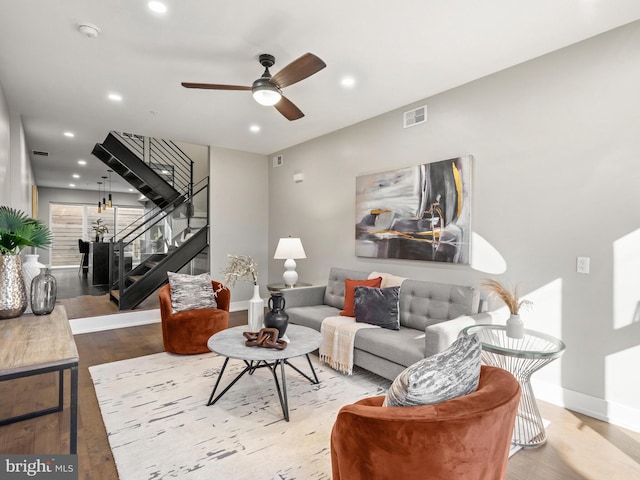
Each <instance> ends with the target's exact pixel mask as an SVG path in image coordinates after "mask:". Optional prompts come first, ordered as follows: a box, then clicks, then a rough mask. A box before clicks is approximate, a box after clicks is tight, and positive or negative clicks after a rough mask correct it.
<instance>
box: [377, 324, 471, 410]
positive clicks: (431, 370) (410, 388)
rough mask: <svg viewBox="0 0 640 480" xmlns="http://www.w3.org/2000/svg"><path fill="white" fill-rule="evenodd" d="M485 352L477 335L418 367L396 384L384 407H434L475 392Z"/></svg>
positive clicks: (412, 366)
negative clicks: (482, 352) (482, 353)
mask: <svg viewBox="0 0 640 480" xmlns="http://www.w3.org/2000/svg"><path fill="white" fill-rule="evenodd" d="M481 350H482V347H481V344H480V339H479V338H478V336H477V335H476V334H473V335H469V336H467V337H461V338H459V339H458V340H456V341H455V342H454V343H453V344H452V345H451V346H450V347H449V348H448V349H446V350H444V351H443V352H440V353H437V354H435V355H432V356H431V357H427V358H425V359H424V360H420V361H419V362H416V363H414V364H413V365H411V366H410V367H407V368H406V369H404V370H403V371H402V372H400V375H398V376H397V377H396V379H395V380H394V381H393V383H392V384H391V387H389V391H388V392H387V395H386V397H385V399H384V402H383V406H385V407H411V406H416V405H431V404H434V403H440V402H445V401H447V400H451V399H453V398H456V397H461V396H462V395H467V394H469V393H472V392H475V391H476V390H477V389H478V381H479V380H480V363H481V358H480V357H481Z"/></svg>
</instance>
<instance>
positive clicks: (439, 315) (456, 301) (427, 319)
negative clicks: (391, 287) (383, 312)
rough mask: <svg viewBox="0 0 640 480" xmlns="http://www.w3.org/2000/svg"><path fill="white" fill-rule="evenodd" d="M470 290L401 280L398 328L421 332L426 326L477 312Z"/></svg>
mask: <svg viewBox="0 0 640 480" xmlns="http://www.w3.org/2000/svg"><path fill="white" fill-rule="evenodd" d="M479 302H480V293H479V291H478V290H477V289H475V288H473V287H464V286H460V285H448V284H444V283H436V282H426V281H419V280H405V281H404V282H403V283H402V287H400V325H402V326H405V327H409V328H415V329H417V330H422V331H424V330H425V328H427V327H428V326H429V325H434V324H436V323H440V322H444V321H445V320H451V319H454V318H457V317H459V316H460V315H471V314H474V313H476V312H477V311H478V304H479Z"/></svg>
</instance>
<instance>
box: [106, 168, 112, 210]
mask: <svg viewBox="0 0 640 480" xmlns="http://www.w3.org/2000/svg"><path fill="white" fill-rule="evenodd" d="M107 172H109V200H108V202H107V206H108V207H109V208H113V199H112V198H111V172H113V170H107Z"/></svg>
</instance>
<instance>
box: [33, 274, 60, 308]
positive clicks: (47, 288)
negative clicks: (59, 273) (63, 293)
mask: <svg viewBox="0 0 640 480" xmlns="http://www.w3.org/2000/svg"><path fill="white" fill-rule="evenodd" d="M57 294H58V285H57V283H56V278H55V277H54V276H53V275H51V269H50V268H49V267H45V268H43V269H41V270H40V274H39V275H38V276H37V277H35V278H34V279H33V280H32V281H31V310H32V311H33V313H34V315H49V314H50V313H51V312H53V308H54V307H55V306H56V295H57Z"/></svg>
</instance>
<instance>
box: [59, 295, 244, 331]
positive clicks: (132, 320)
mask: <svg viewBox="0 0 640 480" xmlns="http://www.w3.org/2000/svg"><path fill="white" fill-rule="evenodd" d="M248 306H249V302H248V301H245V302H235V303H231V305H230V308H229V311H230V312H239V311H241V310H247V308H248ZM158 322H160V309H155V310H136V311H133V312H120V313H113V314H110V315H100V316H97V317H86V318H76V319H73V320H72V321H71V322H70V324H71V332H73V334H74V335H80V334H83V333H91V332H101V331H104V330H112V329H114V328H126V327H136V326H138V325H147V324H149V323H158Z"/></svg>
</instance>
